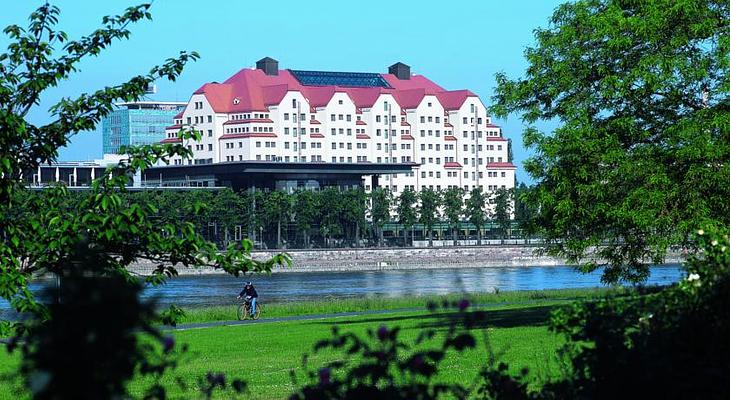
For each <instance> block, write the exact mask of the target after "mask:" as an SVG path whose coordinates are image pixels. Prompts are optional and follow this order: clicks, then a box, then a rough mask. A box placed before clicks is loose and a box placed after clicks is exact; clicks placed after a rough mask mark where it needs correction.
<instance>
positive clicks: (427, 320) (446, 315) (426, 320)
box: [312, 305, 561, 329]
mask: <svg viewBox="0 0 730 400" xmlns="http://www.w3.org/2000/svg"><path fill="white" fill-rule="evenodd" d="M558 307H561V306H560V305H549V306H535V307H524V308H515V309H507V310H488V311H474V312H472V314H476V313H482V314H483V316H484V318H482V319H481V320H480V321H479V322H477V323H475V324H473V325H472V326H471V327H470V329H483V328H487V327H489V328H515V327H520V326H541V325H545V324H547V322H548V320H549V319H550V312H551V311H552V310H554V309H556V308H558ZM456 318H459V313H457V312H441V313H432V314H421V315H406V316H394V317H372V318H365V319H348V320H339V321H337V322H336V323H335V324H336V325H347V324H384V323H393V322H412V323H415V324H416V325H417V326H416V327H417V328H445V327H448V326H449V325H450V324H451V323H452V322H453V320H454V319H456ZM419 322H420V323H419ZM312 324H317V325H333V323H332V322H331V321H330V322H325V321H320V322H312Z"/></svg>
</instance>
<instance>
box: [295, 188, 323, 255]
mask: <svg viewBox="0 0 730 400" xmlns="http://www.w3.org/2000/svg"><path fill="white" fill-rule="evenodd" d="M319 211H320V196H319V193H318V192H314V191H311V190H301V191H298V192H296V193H295V194H294V218H295V221H296V223H297V228H298V229H299V231H300V232H301V233H302V236H303V237H304V248H305V249H308V248H310V245H309V240H310V231H311V230H312V225H313V224H314V222H315V221H317V220H318V219H319Z"/></svg>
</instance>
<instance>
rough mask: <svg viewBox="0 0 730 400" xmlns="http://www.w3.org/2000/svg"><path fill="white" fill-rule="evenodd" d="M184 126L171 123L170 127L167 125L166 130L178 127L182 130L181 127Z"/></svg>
mask: <svg viewBox="0 0 730 400" xmlns="http://www.w3.org/2000/svg"><path fill="white" fill-rule="evenodd" d="M182 127H183V126H182V125H181V124H175V125H170V126H168V127H165V130H167V129H177V130H180V129H182Z"/></svg>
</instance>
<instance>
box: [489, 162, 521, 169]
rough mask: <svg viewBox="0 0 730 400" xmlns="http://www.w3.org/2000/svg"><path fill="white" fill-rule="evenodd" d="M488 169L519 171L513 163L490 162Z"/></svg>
mask: <svg viewBox="0 0 730 400" xmlns="http://www.w3.org/2000/svg"><path fill="white" fill-rule="evenodd" d="M487 169H517V167H516V166H515V165H514V164H512V163H511V162H490V163H488V164H487Z"/></svg>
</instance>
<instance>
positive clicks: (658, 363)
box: [552, 230, 730, 399]
mask: <svg viewBox="0 0 730 400" xmlns="http://www.w3.org/2000/svg"><path fill="white" fill-rule="evenodd" d="M700 233H701V234H699V235H698V238H697V239H698V242H699V243H700V244H701V248H702V249H703V253H702V254H701V255H696V256H694V257H692V258H691V260H690V261H689V262H688V263H687V264H686V269H687V276H686V277H685V279H684V280H682V281H681V282H679V283H678V284H677V285H674V286H672V287H669V288H664V289H659V290H647V291H645V292H644V293H639V294H635V295H631V296H622V297H608V298H606V299H605V300H602V301H598V302H588V303H583V304H580V303H577V304H575V305H574V306H573V308H572V309H567V310H563V311H562V312H560V313H557V314H556V315H554V317H553V322H552V326H553V329H554V330H555V331H557V332H560V333H564V334H566V335H567V336H568V338H569V339H570V342H569V343H568V345H567V347H566V353H567V354H568V355H570V356H571V358H572V363H573V371H574V375H573V376H572V377H570V380H569V384H570V386H571V387H573V388H574V391H575V393H576V396H577V397H582V398H620V397H624V398H625V397H660V398H706V399H709V398H722V397H724V396H725V395H726V394H727V391H728V390H730V383H729V382H728V380H727V379H726V377H727V374H728V372H730V342H728V340H727V338H728V337H729V336H730V311H729V310H730V251H729V250H728V249H730V240H728V236H727V235H721V234H719V233H718V232H717V231H715V230H711V231H708V232H704V231H700Z"/></svg>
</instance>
